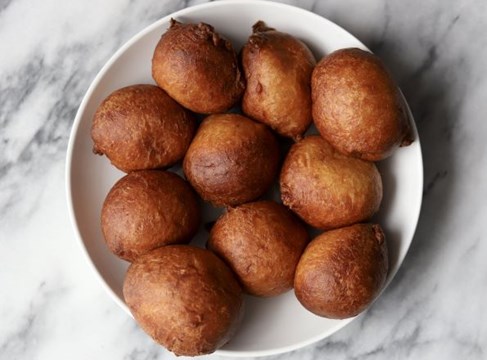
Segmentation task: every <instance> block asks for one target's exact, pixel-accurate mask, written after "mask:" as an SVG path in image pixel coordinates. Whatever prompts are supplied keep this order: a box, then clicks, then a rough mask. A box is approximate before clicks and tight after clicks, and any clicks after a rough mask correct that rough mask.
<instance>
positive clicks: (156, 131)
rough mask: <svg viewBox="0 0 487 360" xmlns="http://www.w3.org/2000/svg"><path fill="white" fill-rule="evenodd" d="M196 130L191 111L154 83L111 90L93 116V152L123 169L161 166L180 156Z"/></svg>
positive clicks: (167, 164) (126, 170)
mask: <svg viewBox="0 0 487 360" xmlns="http://www.w3.org/2000/svg"><path fill="white" fill-rule="evenodd" d="M195 130H196V122H195V119H194V117H193V115H192V114H191V113H190V112H189V111H188V110H186V109H184V108H183V107H182V106H180V105H179V104H178V103H177V102H176V101H174V100H173V99H171V98H170V97H169V95H167V94H166V92H165V91H164V90H161V89H160V88H158V87H157V86H154V85H132V86H127V87H124V88H122V89H119V90H116V91H114V92H113V93H111V94H110V95H109V96H108V97H107V98H106V99H105V100H104V101H103V102H102V103H101V105H100V106H99V107H98V109H97V111H96V113H95V116H94V118H93V124H92V128H91V137H92V139H93V142H94V146H93V152H95V153H97V154H100V155H102V154H105V155H106V156H107V157H108V158H109V159H110V161H111V162H112V164H113V165H114V166H116V167H117V168H118V169H120V170H122V171H124V172H130V171H134V170H145V169H156V168H164V167H168V166H171V165H173V164H174V163H176V162H177V161H179V160H181V159H182V158H183V156H184V154H185V153H186V150H187V149H188V146H189V143H190V142H191V140H192V138H193V135H194V133H195Z"/></svg>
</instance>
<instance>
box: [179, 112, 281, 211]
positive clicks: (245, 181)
mask: <svg viewBox="0 0 487 360" xmlns="http://www.w3.org/2000/svg"><path fill="white" fill-rule="evenodd" d="M278 163H279V149H278V144H277V140H276V139H275V137H274V135H273V134H272V132H271V131H270V130H269V129H268V128H267V127H266V126H265V125H262V124H259V123H256V122H254V121H252V120H250V119H248V118H246V117H244V116H241V115H237V114H218V115H210V116H208V117H207V118H206V119H205V120H204V121H203V122H202V123H201V126H200V128H199V129H198V132H197V133H196V136H195V138H194V140H193V142H192V143H191V146H190V147H189V149H188V152H187V153H186V156H185V158H184V161H183V168H184V174H185V175H186V178H187V179H188V181H189V182H190V183H191V185H193V187H194V188H195V190H196V192H198V194H199V195H200V196H201V197H202V198H203V199H204V200H206V201H210V202H212V203H213V204H214V205H217V206H235V205H238V204H242V203H245V202H249V201H252V200H254V199H256V198H258V197H259V196H261V195H262V194H263V193H264V192H265V191H266V190H267V189H269V187H270V186H271V184H272V182H273V180H274V178H275V176H276V173H277V171H278Z"/></svg>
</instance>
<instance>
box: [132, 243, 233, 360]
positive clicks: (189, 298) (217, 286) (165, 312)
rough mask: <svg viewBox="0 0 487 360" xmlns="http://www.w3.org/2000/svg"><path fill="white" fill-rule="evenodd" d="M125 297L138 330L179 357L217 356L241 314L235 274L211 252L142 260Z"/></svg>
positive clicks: (173, 248) (169, 252)
mask: <svg viewBox="0 0 487 360" xmlns="http://www.w3.org/2000/svg"><path fill="white" fill-rule="evenodd" d="M123 295H124V298H125V302H126V303H127V305H128V307H129V309H130V311H131V312H132V314H133V315H134V318H135V320H136V321H137V323H138V324H139V325H140V327H142V329H143V330H144V331H145V332H146V333H147V334H149V335H150V336H151V337H152V338H153V339H154V340H155V341H156V342H158V343H159V344H161V345H162V346H164V347H166V348H167V349H168V350H170V351H172V352H174V353H175V354H176V355H185V356H197V355H203V354H209V353H212V352H214V351H215V350H216V349H218V348H219V347H221V346H223V345H224V344H225V343H226V342H227V341H228V340H229V339H230V338H231V337H232V336H233V334H234V332H235V330H236V328H237V326H238V324H239V322H240V318H241V315H242V312H243V297H242V291H241V289H240V286H239V284H238V282H237V280H236V279H235V277H234V275H233V274H232V272H231V270H230V269H229V268H228V267H227V266H226V265H225V264H224V263H223V261H222V260H220V259H219V258H218V257H217V256H216V255H215V254H213V253H212V252H211V251H208V250H204V249H200V248H196V247H192V246H185V245H170V246H165V247H162V248H159V249H156V250H153V251H151V252H149V253H147V254H145V255H143V256H141V257H139V258H138V259H137V260H136V261H135V262H134V263H132V265H131V266H130V267H129V269H128V271H127V275H126V277H125V282H124V286H123Z"/></svg>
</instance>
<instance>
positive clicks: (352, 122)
mask: <svg viewBox="0 0 487 360" xmlns="http://www.w3.org/2000/svg"><path fill="white" fill-rule="evenodd" d="M311 89H312V99H313V107H312V109H313V119H314V123H315V125H316V127H317V129H318V131H319V132H320V134H321V135H322V136H323V137H324V138H325V139H326V140H328V141H329V142H330V144H332V145H333V146H334V147H335V148H336V149H338V150H339V151H340V152H342V153H344V154H347V155H351V156H354V157H358V158H361V159H364V160H370V161H378V160H382V159H384V158H386V157H388V156H390V155H391V154H392V153H393V151H394V150H395V149H396V148H397V147H398V146H400V145H408V144H409V143H411V135H410V127H409V120H408V118H407V115H406V111H405V104H404V101H403V99H402V97H401V94H400V92H399V89H398V87H397V85H396V84H395V82H394V80H393V79H392V77H391V76H390V74H389V73H388V71H387V69H386V68H385V66H384V64H383V63H382V61H381V60H380V59H379V58H378V57H377V56H375V55H373V54H371V53H369V52H366V51H363V50H360V49H356V48H348V49H341V50H337V51H335V52H333V53H331V54H330V55H328V56H326V57H324V58H323V59H322V60H321V61H320V62H319V63H318V65H316V67H315V69H314V71H313V75H312V81H311Z"/></svg>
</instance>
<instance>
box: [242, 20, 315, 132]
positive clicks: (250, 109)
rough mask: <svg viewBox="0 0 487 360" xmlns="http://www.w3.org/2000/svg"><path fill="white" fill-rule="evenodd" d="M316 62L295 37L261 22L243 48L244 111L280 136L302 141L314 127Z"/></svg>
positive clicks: (256, 25) (257, 24)
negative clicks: (312, 88) (312, 103)
mask: <svg viewBox="0 0 487 360" xmlns="http://www.w3.org/2000/svg"><path fill="white" fill-rule="evenodd" d="M315 64H316V60H315V58H314V56H313V54H312V53H311V51H310V50H309V49H308V47H307V46H306V45H305V44H304V43H303V42H301V41H300V40H298V39H296V38H295V37H293V36H291V35H289V34H286V33H282V32H279V31H276V30H275V29H273V28H269V27H267V26H266V25H265V24H264V23H263V22H262V21H259V22H257V23H256V24H255V25H254V26H253V33H252V35H251V36H250V38H249V40H248V41H247V43H246V44H245V46H244V47H243V49H242V65H243V71H244V75H245V79H246V81H247V87H246V89H245V93H244V96H243V99H242V109H243V112H244V113H245V114H246V115H248V116H250V117H251V118H253V119H255V120H258V121H260V122H263V123H264V124H266V125H268V126H270V127H271V128H272V129H274V130H275V131H276V132H277V133H279V134H280V135H283V136H287V137H290V138H293V139H297V138H300V137H301V136H302V135H303V133H304V132H305V131H306V129H307V128H308V127H309V125H310V124H311V121H312V118H311V73H312V71H313V68H314V66H315Z"/></svg>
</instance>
